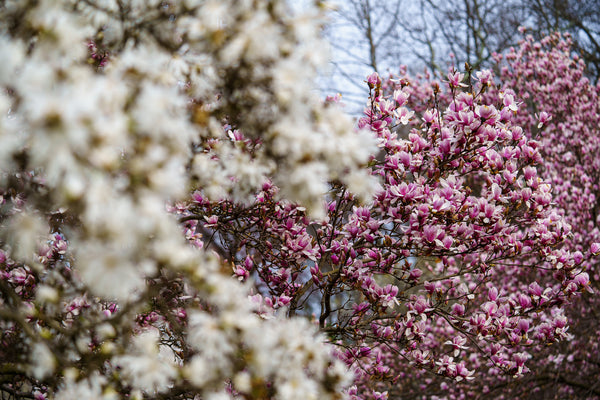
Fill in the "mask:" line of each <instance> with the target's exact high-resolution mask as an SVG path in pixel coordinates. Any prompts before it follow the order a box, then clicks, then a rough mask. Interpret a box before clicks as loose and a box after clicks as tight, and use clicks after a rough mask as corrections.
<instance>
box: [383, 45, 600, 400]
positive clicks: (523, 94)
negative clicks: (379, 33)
mask: <svg viewBox="0 0 600 400" xmlns="http://www.w3.org/2000/svg"><path fill="white" fill-rule="evenodd" d="M496 63H497V65H496V67H497V68H496V69H497V70H498V71H500V74H499V76H498V77H493V75H492V74H491V73H490V72H477V73H474V74H473V75H474V76H473V78H475V82H471V81H470V79H467V78H465V77H464V76H458V77H457V74H456V73H451V74H450V75H448V78H447V79H448V80H447V81H446V82H448V81H449V82H450V83H449V86H448V85H444V82H442V81H441V80H438V79H435V78H433V77H431V76H428V75H425V76H421V77H419V79H417V80H412V81H411V78H409V77H408V76H406V73H405V72H404V70H402V71H401V74H400V77H399V78H397V79H389V80H387V81H386V82H384V83H383V87H384V91H385V92H386V93H393V92H394V90H398V89H399V88H402V87H406V90H407V91H408V92H409V93H410V97H409V100H408V105H409V107H410V109H411V110H414V111H415V112H417V113H419V114H421V115H422V116H423V119H424V120H425V121H426V120H427V119H431V116H429V115H428V111H427V110H428V108H429V107H430V106H431V105H432V104H438V105H440V106H441V107H448V106H449V107H450V108H452V107H455V104H456V100H455V97H456V95H455V93H456V89H453V88H452V86H456V85H458V86H468V87H469V90H473V91H476V92H477V93H479V94H480V101H481V102H482V104H484V105H485V106H483V105H480V107H485V109H488V110H489V109H490V108H492V109H493V108H494V107H498V104H500V105H501V106H504V107H506V106H508V107H509V109H510V110H511V114H512V116H511V119H512V121H513V123H514V124H516V125H518V126H520V127H522V129H523V136H524V137H526V138H527V140H535V141H536V143H537V147H536V148H537V150H538V151H539V154H540V155H541V160H540V162H539V163H537V164H536V165H535V166H534V167H533V169H531V168H526V169H523V173H524V174H532V173H534V174H537V175H539V177H541V178H542V179H544V180H545V181H546V182H547V183H549V184H550V185H551V186H552V194H551V196H552V203H553V204H554V205H555V207H556V209H557V212H558V213H559V215H560V218H561V219H562V220H563V221H564V222H566V223H567V224H568V225H569V226H571V232H570V233H569V234H568V235H565V236H564V243H563V244H562V245H561V248H562V249H564V251H569V252H570V253H571V255H572V257H573V260H575V263H576V264H577V265H578V266H577V267H576V268H574V269H572V270H571V272H568V269H560V270H558V271H555V272H554V273H552V274H550V273H549V271H544V272H542V271H540V275H538V276H539V277H538V278H536V279H544V278H542V277H543V276H544V275H546V278H547V279H550V276H552V278H554V279H556V278H561V277H562V276H563V274H565V273H566V275H565V276H568V275H572V276H573V277H574V281H575V282H577V284H578V285H579V286H580V289H581V290H583V295H582V296H579V297H577V298H572V299H571V301H570V304H569V306H568V307H565V310H566V312H565V313H564V315H563V316H561V319H562V320H563V322H562V323H563V324H564V323H567V324H568V325H569V326H570V328H569V331H568V332H569V333H568V336H569V340H564V341H562V342H561V343H559V344H557V345H554V346H536V345H535V343H530V344H529V345H528V346H527V347H526V348H525V354H526V355H527V358H530V359H529V361H528V363H529V364H530V365H531V366H535V367H534V368H533V367H532V368H531V370H530V371H529V373H527V374H524V375H523V376H522V377H521V378H520V379H519V380H518V381H516V382H515V381H514V379H511V378H510V377H508V376H506V377H503V376H501V375H497V374H495V373H490V372H493V370H491V371H489V372H487V373H486V374H484V375H483V376H482V379H477V380H475V381H473V382H471V383H470V384H469V385H468V386H467V385H463V386H462V387H461V386H460V385H458V386H456V385H454V386H448V385H447V384H445V383H443V382H439V381H436V380H431V381H430V383H429V384H428V385H424V386H423V387H427V388H428V389H430V390H431V391H432V392H435V390H436V388H437V389H439V388H440V387H441V388H443V389H444V394H447V393H448V391H450V392H452V390H456V391H457V392H458V393H460V394H461V395H464V394H467V395H469V396H480V395H485V396H489V395H492V396H494V398H501V397H502V398H511V399H512V398H540V399H543V398H582V399H584V398H585V399H589V398H598V397H599V396H600V390H599V387H598V386H597V383H596V379H595V378H594V377H596V376H598V373H599V370H598V366H599V365H600V364H599V363H598V342H599V331H598V318H597V315H596V314H597V313H596V311H595V310H596V309H597V305H596V304H595V302H594V299H595V294H597V293H598V290H600V287H598V283H597V282H598V279H599V275H598V258H597V255H598V254H599V253H600V245H599V243H598V242H599V241H600V235H599V233H598V232H599V231H598V225H599V222H600V221H599V219H598V202H597V199H598V196H599V195H600V193H599V187H598V182H599V181H600V180H599V176H598V167H599V165H598V162H599V161H598V157H597V155H598V153H599V148H598V143H597V142H598V141H597V135H598V132H597V131H598V126H599V123H600V108H599V101H598V94H599V91H600V88H599V87H598V86H597V85H596V86H594V85H593V84H591V83H590V81H589V80H588V78H586V76H585V67H584V63H583V62H582V61H581V59H580V58H579V57H578V56H577V55H573V53H572V50H571V41H570V38H569V37H568V35H567V36H561V35H559V34H555V35H551V36H549V37H546V38H544V39H543V40H542V41H540V42H535V41H534V40H533V38H532V37H530V36H527V37H526V38H525V39H524V40H523V41H522V43H521V44H520V46H519V48H518V49H512V50H511V51H509V52H508V53H507V54H506V55H505V56H504V57H503V56H501V55H498V56H496ZM468 75H470V73H469V74H468ZM453 80H454V83H452V82H453ZM408 83H410V85H409V86H406V85H407V84H408ZM492 83H493V84H492ZM444 88H445V90H444ZM448 89H449V90H448ZM480 109H483V108H480ZM475 116H476V119H477V117H481V115H478V114H477V113H475ZM462 118H467V120H468V114H464V113H463V115H462ZM418 123H420V122H418ZM418 123H417V124H418ZM494 151H498V149H497V147H496V148H494ZM503 175H504V176H505V177H507V176H510V175H505V172H503ZM525 176H526V175H525ZM521 259H522V258H521ZM553 259H554V256H551V257H546V261H550V262H552V260H553ZM559 260H560V259H559ZM560 262H561V263H562V261H560ZM522 272H523V271H520V273H522ZM503 279H506V282H507V284H508V285H514V284H515V283H514V281H512V279H509V278H508V277H506V276H505V277H503ZM518 279H519V280H520V279H522V277H521V278H518ZM568 292H569V289H568V287H567V290H566V291H564V293H568ZM565 318H566V319H565ZM421 383H422V382H421Z"/></svg>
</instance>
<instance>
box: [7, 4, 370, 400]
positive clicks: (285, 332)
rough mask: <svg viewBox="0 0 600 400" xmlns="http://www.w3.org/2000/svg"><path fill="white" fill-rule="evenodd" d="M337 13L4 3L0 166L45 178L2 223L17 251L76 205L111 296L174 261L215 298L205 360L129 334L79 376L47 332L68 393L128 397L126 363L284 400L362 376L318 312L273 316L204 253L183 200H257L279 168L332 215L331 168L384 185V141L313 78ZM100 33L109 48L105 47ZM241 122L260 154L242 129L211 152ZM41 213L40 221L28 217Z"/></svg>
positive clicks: (103, 294) (202, 344)
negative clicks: (322, 327) (328, 201)
mask: <svg viewBox="0 0 600 400" xmlns="http://www.w3.org/2000/svg"><path fill="white" fill-rule="evenodd" d="M321 12H322V11H321V10H319V8H318V7H313V8H309V9H308V10H307V11H306V12H305V13H302V14H295V13H291V12H290V11H289V10H288V9H287V8H286V7H285V2H284V1H266V0H264V1H250V0H204V1H200V0H198V1H194V0H186V1H141V0H129V1H127V0H103V1H87V0H79V1H75V0H63V1H58V0H40V1H11V0H8V1H5V2H2V5H0V60H2V62H1V63H0V87H1V88H0V89H1V90H0V113H1V118H0V168H1V169H2V171H3V173H4V174H5V175H6V176H8V175H10V174H13V175H14V174H16V175H18V174H19V173H22V172H23V171H26V172H28V173H31V174H34V175H35V176H39V179H40V180H41V181H42V182H43V189H39V190H30V191H29V192H27V196H26V210H27V213H23V214H19V213H17V214H16V215H15V216H14V217H12V222H9V223H8V224H4V225H2V226H1V227H0V229H2V230H7V229H8V230H7V232H11V235H12V233H15V232H16V234H15V235H14V237H15V238H17V239H16V240H15V243H8V245H9V246H12V249H13V250H15V251H14V252H12V253H10V254H11V257H13V259H15V260H18V261H22V262H28V261H30V259H29V258H28V254H29V253H31V252H32V251H33V250H34V248H35V245H34V244H32V243H30V239H28V238H30V237H31V235H32V234H31V231H32V230H35V231H36V232H42V233H43V232H44V231H45V232H49V231H50V228H49V227H48V226H44V225H45V222H43V221H44V220H45V216H47V215H49V214H50V213H51V212H54V211H55V210H59V209H60V210H61V211H60V212H61V213H63V214H65V215H69V217H70V219H69V221H71V222H69V223H68V224H66V225H65V226H64V227H63V228H62V231H63V233H64V234H65V236H66V238H67V240H68V242H69V248H70V249H71V250H70V252H69V254H68V257H70V260H71V261H72V265H73V267H74V270H75V272H76V274H77V276H79V277H80V278H81V280H82V281H83V283H84V284H85V285H86V286H87V289H88V290H89V292H90V293H92V294H93V295H95V296H98V297H99V298H105V299H110V300H113V301H117V302H119V303H120V304H121V305H124V304H127V303H128V302H140V301H144V299H148V295H147V293H146V290H147V285H146V283H147V281H146V279H147V278H149V277H156V276H158V275H160V274H161V273H162V274H166V272H165V271H169V272H170V273H179V274H182V276H184V277H186V278H185V279H187V284H188V285H189V286H190V287H191V288H193V289H190V292H191V293H192V292H193V293H195V294H196V295H198V296H200V297H201V303H202V304H203V305H208V307H209V308H208V309H210V310H212V311H210V312H209V311H207V309H203V310H202V311H200V310H197V309H194V308H191V309H190V310H188V315H189V316H190V321H189V322H190V324H189V332H188V334H187V337H188V339H189V341H190V346H191V347H192V348H193V351H194V352H195V355H194V356H193V357H192V359H191V361H190V362H189V363H187V362H185V360H183V359H182V358H181V357H178V356H175V355H174V354H171V353H169V354H167V355H166V353H165V351H164V350H165V346H162V345H160V344H159V340H160V339H161V334H159V333H158V332H155V331H151V332H148V331H145V332H143V333H140V334H139V336H138V337H135V338H133V339H132V340H130V341H127V340H123V342H124V343H130V347H128V348H127V349H128V350H124V351H128V352H127V353H126V354H123V353H121V354H117V353H115V354H114V356H111V358H109V364H110V365H111V366H112V367H107V366H106V365H104V366H102V370H98V371H88V372H86V373H85V374H83V376H82V377H80V378H81V379H79V378H78V377H76V376H75V375H76V374H75V375H73V374H70V373H67V372H68V371H66V370H61V368H62V366H61V365H57V362H56V361H57V360H55V359H54V358H53V355H52V353H51V352H50V351H48V347H46V344H43V342H44V341H46V340H51V335H45V336H44V335H42V336H40V342H39V343H38V344H36V345H35V346H33V349H32V353H31V357H32V358H35V357H37V356H39V355H40V354H43V355H44V357H45V358H44V360H46V361H45V362H39V363H36V364H35V366H34V371H33V374H34V375H35V376H34V377H35V378H43V377H45V376H47V375H49V374H53V373H56V374H59V376H60V375H61V374H62V375H64V376H66V378H65V379H64V380H63V383H62V386H61V387H62V389H61V390H60V391H59V392H58V394H57V397H56V398H58V399H63V398H84V397H85V398H102V399H109V398H115V394H114V391H112V390H111V389H110V388H111V380H114V379H116V378H115V377H117V376H118V377H121V379H122V384H123V385H129V387H131V388H133V390H138V391H139V392H140V393H155V392H167V391H168V390H169V389H170V388H172V387H174V386H176V385H182V384H183V383H185V382H187V381H189V382H191V384H192V385H194V386H195V389H196V391H197V392H198V393H201V394H203V395H204V396H205V397H206V398H211V396H215V397H218V398H220V397H219V396H221V397H223V396H225V397H226V398H229V397H231V396H233V394H232V393H235V391H238V392H253V391H257V390H258V391H260V390H263V389H264V390H267V389H265V388H268V390H271V391H273V392H274V395H275V396H276V397H277V398H281V399H294V398H298V399H300V398H302V399H310V398H315V399H316V398H328V397H330V396H334V397H335V396H337V395H336V393H339V392H340V390H341V388H342V387H343V386H344V385H347V384H348V374H347V372H346V371H345V370H344V368H342V366H341V364H340V362H339V361H336V360H335V359H334V357H333V356H332V355H331V354H330V351H329V349H328V348H327V347H325V345H323V344H322V342H323V340H322V338H320V337H319V336H318V335H316V333H315V332H316V331H315V330H313V329H312V328H311V327H309V326H308V322H306V321H304V320H294V319H291V320H290V319H285V318H273V319H269V320H267V319H263V318H261V317H259V316H258V315H257V314H256V313H255V311H256V310H254V309H253V308H252V306H251V305H250V303H249V302H248V299H247V292H246V289H245V288H244V287H243V286H241V285H239V283H237V282H235V281H233V280H232V279H231V278H230V277H228V276H227V275H225V273H223V272H221V270H220V268H219V265H218V262H217V261H216V260H215V259H212V258H210V257H209V256H207V255H206V254H202V253H201V252H200V251H199V250H196V249H192V248H191V247H190V246H189V245H188V244H187V243H186V241H185V240H184V237H183V235H182V234H181V233H180V228H179V226H178V225H177V221H176V220H175V219H174V217H173V216H172V215H169V214H168V213H167V212H166V210H165V205H166V204H167V202H169V201H174V200H176V199H178V198H181V197H182V196H184V195H186V194H187V193H189V191H190V190H192V189H194V188H195V187H193V185H199V188H200V190H203V191H205V193H207V194H208V195H209V196H215V197H225V196H231V195H233V196H235V198H236V199H243V198H245V197H247V196H248V195H249V194H251V193H252V192H254V191H256V189H257V188H260V185H261V184H262V182H264V180H265V179H266V178H267V177H268V178H270V179H272V180H273V181H274V182H275V183H277V184H278V185H279V186H280V187H281V188H282V195H283V196H285V197H287V198H288V199H290V200H294V201H299V202H301V203H303V204H304V205H306V206H307V207H308V209H309V210H310V211H311V212H312V213H313V215H316V216H318V215H321V213H322V212H323V205H322V203H321V202H322V196H323V194H324V192H326V190H327V182H328V181H330V180H336V179H339V180H342V181H344V182H345V183H346V184H347V185H348V186H349V187H350V189H351V190H353V191H354V192H355V193H356V194H358V195H361V196H363V197H364V198H368V196H369V195H370V194H371V191H372V190H373V188H374V185H375V183H374V181H373V180H372V179H373V178H371V177H370V176H369V175H368V173H367V172H366V171H363V170H362V169H361V168H360V167H361V165H363V164H364V163H366V162H367V160H368V156H369V154H370V153H372V152H373V151H374V149H375V147H374V146H375V145H374V142H373V140H372V139H371V138H369V137H368V136H367V135H366V134H363V133H356V132H354V130H353V128H352V123H351V121H350V119H349V117H347V116H345V115H344V114H343V113H342V112H341V111H340V110H339V109H337V108H336V107H335V106H334V105H327V106H325V105H323V104H322V103H321V101H320V100H319V99H318V98H317V96H316V94H315V93H314V92H313V91H312V89H311V87H312V80H313V78H314V76H315V74H316V70H317V68H318V67H319V65H322V63H323V62H324V60H325V59H326V58H325V56H324V53H322V52H321V51H320V50H319V49H320V48H323V43H322V41H321V39H320V37H319V31H320V25H321V23H322V22H321V21H322V14H321ZM90 43H91V44H92V45H94V46H98V47H102V49H103V51H105V52H106V53H107V54H108V56H107V57H108V61H106V60H100V59H99V58H102V57H105V55H101V56H98V57H97V58H94V57H91V56H90V50H89V48H88V44H90ZM226 124H229V125H231V126H234V127H235V128H237V129H239V130H240V131H241V132H243V134H244V135H246V136H247V137H248V138H251V139H252V140H257V141H258V142H259V145H258V146H257V150H256V151H255V152H253V153H252V154H251V155H250V154H248V153H246V152H244V151H243V150H242V149H240V148H239V147H238V146H235V145H234V143H232V142H228V141H227V140H224V141H221V142H220V144H219V145H215V146H213V147H212V148H211V152H207V151H204V150H203V148H202V143H204V142H205V141H206V140H211V139H215V138H223V137H224V136H223V134H224V126H225V125H226ZM225 137H226V136H225ZM5 175H3V178H2V180H1V182H0V183H1V184H2V185H4V187H2V189H3V190H4V189H7V187H6V185H8V183H7V182H8V180H7V179H4V177H5ZM348 177H349V178H348ZM30 220H32V221H36V224H35V225H36V226H35V229H33V228H31V227H28V224H23V223H22V222H23V221H30ZM29 225H31V224H29ZM21 228H22V229H21ZM19 232H22V234H21V236H25V238H23V239H19V237H20V236H19V234H18V233H19ZM36 235H37V233H36ZM6 250H7V251H8V252H10V251H11V249H10V248H8V247H7V248H6ZM17 250H18V251H17ZM145 296H146V297H145ZM38 299H41V300H40V301H42V302H43V297H42V296H39V297H38ZM53 301H54V302H56V301H55V300H53ZM211 307H214V309H213V308H211ZM99 323H100V322H99ZM88 325H89V326H95V323H94V322H93V321H90V322H89V324H88ZM114 328H115V329H117V330H118V329H119V326H117V325H116V323H115V326H114ZM65 329H66V328H65ZM135 331H136V330H135V329H133V330H131V329H130V325H128V327H127V329H123V332H124V334H129V335H131V334H135V333H132V332H135ZM32 335H34V333H32ZM49 337H50V339H49ZM48 345H51V342H48ZM83 347H85V346H83ZM115 347H117V346H115ZM104 349H105V350H106V351H108V352H110V349H111V347H110V346H105V347H104ZM71 352H72V353H73V354H76V353H77V352H78V350H77V349H72V350H71ZM71 358H72V359H74V360H75V361H76V360H77V356H75V355H74V356H72V357H71ZM117 367H118V368H117ZM114 368H117V370H118V373H117V372H115V371H116V370H115V369H114ZM107 371H108V372H107ZM111 371H112V372H111ZM103 374H104V375H103ZM224 382H230V384H231V386H232V391H229V392H227V391H223V390H224V389H223V388H224ZM261 388H262V389H261ZM135 393H137V392H135Z"/></svg>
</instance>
